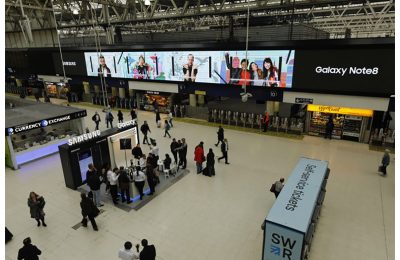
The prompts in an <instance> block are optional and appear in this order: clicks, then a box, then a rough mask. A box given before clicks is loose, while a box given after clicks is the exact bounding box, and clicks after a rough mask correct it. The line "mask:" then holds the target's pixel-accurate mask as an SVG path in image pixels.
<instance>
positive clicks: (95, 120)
mask: <svg viewBox="0 0 400 260" xmlns="http://www.w3.org/2000/svg"><path fill="white" fill-rule="evenodd" d="M92 120H93V121H94V123H95V124H96V130H99V124H100V121H101V119H100V115H99V113H97V111H96V112H95V113H94V115H93V117H92Z"/></svg>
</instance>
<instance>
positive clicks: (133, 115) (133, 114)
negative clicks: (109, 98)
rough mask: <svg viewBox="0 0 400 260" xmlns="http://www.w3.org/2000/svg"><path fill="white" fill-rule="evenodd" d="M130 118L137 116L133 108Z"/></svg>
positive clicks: (133, 118)
mask: <svg viewBox="0 0 400 260" xmlns="http://www.w3.org/2000/svg"><path fill="white" fill-rule="evenodd" d="M131 118H132V120H135V119H136V118H137V114H136V110H135V109H134V108H132V109H131Z"/></svg>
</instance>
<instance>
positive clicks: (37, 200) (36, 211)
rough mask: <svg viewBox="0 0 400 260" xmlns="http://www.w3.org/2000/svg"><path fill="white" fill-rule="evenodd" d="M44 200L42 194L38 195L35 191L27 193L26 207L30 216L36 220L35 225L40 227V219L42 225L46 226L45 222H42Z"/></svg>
mask: <svg viewBox="0 0 400 260" xmlns="http://www.w3.org/2000/svg"><path fill="white" fill-rule="evenodd" d="M45 204H46V202H45V201H44V198H43V197H42V196H39V195H38V194H36V193H35V192H33V191H32V192H31V193H29V198H28V207H29V209H30V213H31V218H34V219H35V220H36V221H37V226H38V227H40V221H39V220H41V221H42V225H43V226H44V227H47V225H46V223H44V216H45V213H44V211H43V208H44V205H45Z"/></svg>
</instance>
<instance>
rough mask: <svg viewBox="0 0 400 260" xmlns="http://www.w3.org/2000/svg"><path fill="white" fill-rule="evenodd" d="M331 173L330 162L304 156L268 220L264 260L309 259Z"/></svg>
mask: <svg viewBox="0 0 400 260" xmlns="http://www.w3.org/2000/svg"><path fill="white" fill-rule="evenodd" d="M328 176H329V168H328V162H326V161H320V160H314V159H308V158H301V159H300V161H299V162H298V164H297V165H296V167H295V169H294V170H293V172H292V174H291V175H290V177H289V178H288V180H287V182H286V184H285V186H284V188H283V189H282V191H281V192H280V194H279V196H278V198H277V199H276V201H275V203H274V205H273V206H272V208H271V209H270V211H269V213H268V216H267V218H266V219H265V221H264V224H263V228H264V241H263V260H282V259H291V260H302V259H305V258H307V256H308V252H309V248H310V246H311V243H312V239H313V236H314V231H315V227H316V224H317V220H318V218H319V213H320V210H321V207H322V203H323V201H324V198H325V192H326V190H325V188H326V184H327V179H328Z"/></svg>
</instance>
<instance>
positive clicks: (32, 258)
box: [18, 237, 42, 260]
mask: <svg viewBox="0 0 400 260" xmlns="http://www.w3.org/2000/svg"><path fill="white" fill-rule="evenodd" d="M23 243H24V246H23V247H22V248H21V249H20V250H19V251H18V260H23V259H25V260H39V257H38V256H39V255H41V254H42V251H40V250H39V249H38V248H37V247H36V246H34V245H32V244H31V243H32V241H31V238H30V237H27V238H25V239H24V241H23Z"/></svg>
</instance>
